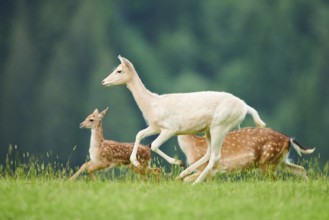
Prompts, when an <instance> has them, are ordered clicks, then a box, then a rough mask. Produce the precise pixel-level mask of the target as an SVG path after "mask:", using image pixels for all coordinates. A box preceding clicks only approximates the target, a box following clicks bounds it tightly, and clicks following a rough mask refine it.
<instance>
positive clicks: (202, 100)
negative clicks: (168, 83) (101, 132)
mask: <svg viewBox="0 0 329 220" xmlns="http://www.w3.org/2000/svg"><path fill="white" fill-rule="evenodd" d="M118 58H119V60H120V61H121V64H119V65H118V67H117V68H116V69H115V70H114V71H113V72H112V73H111V74H110V75H109V76H108V77H107V78H105V79H104V80H103V81H102V84H103V85H104V86H114V85H121V84H126V85H127V87H128V89H129V90H130V91H131V92H132V94H133V96H134V98H135V101H136V102H137V105H138V107H139V108H140V110H141V111H142V113H143V115H144V118H145V120H146V122H147V123H148V125H149V126H148V127H147V128H145V129H143V130H141V131H139V132H138V133H137V135H136V140H135V144H134V149H133V152H132V154H131V156H130V160H131V162H132V164H134V165H135V166H139V163H138V161H137V159H136V153H137V149H138V146H139V143H140V141H141V140H142V139H143V138H145V137H147V136H150V135H154V134H159V136H158V137H157V138H156V139H155V140H154V141H153V142H152V144H151V150H152V151H154V152H156V153H157V154H159V155H160V156H161V157H163V158H164V159H165V160H166V161H168V162H169V163H170V164H177V165H180V164H181V163H182V162H181V161H180V160H177V159H174V158H172V157H169V156H168V155H166V154H165V153H164V152H162V151H161V150H160V149H159V147H160V145H161V144H162V143H164V142H165V141H167V140H168V139H169V138H170V137H172V136H174V135H180V134H195V133H200V132H205V133H206V137H207V142H208V151H207V153H206V154H205V155H204V156H203V157H202V158H201V159H200V160H199V161H197V162H196V163H194V164H193V165H191V166H190V167H188V168H187V169H185V170H184V171H183V172H182V173H180V175H179V176H178V179H182V178H184V177H185V176H186V175H188V174H190V173H191V172H192V171H193V170H195V169H196V168H198V167H199V166H200V165H202V164H203V163H205V162H207V161H209V163H208V165H207V167H206V168H205V169H204V170H203V172H202V173H201V174H200V176H199V177H198V178H197V179H196V180H195V182H194V184H196V183H199V182H201V181H202V180H203V179H204V178H205V177H206V175H207V174H208V172H209V171H210V170H211V169H212V167H213V166H214V165H215V163H216V162H217V161H218V160H219V159H220V157H221V145H222V142H223V140H224V137H225V135H226V134H227V132H228V131H229V130H231V129H232V128H234V127H236V126H238V125H239V124H240V123H241V122H242V120H243V119H244V118H245V116H246V114H247V113H249V114H251V115H252V117H253V119H254V122H255V124H256V125H257V126H260V127H264V126H265V123H264V122H263V121H262V120H261V119H260V117H259V115H258V113H257V111H256V110H255V109H253V108H252V107H250V106H248V105H247V104H246V103H245V102H244V101H243V100H241V99H239V98H237V97H235V96H233V95H232V94H229V93H226V92H212V91H203V92H193V93H175V94H164V95H158V94H155V93H152V92H150V91H149V90H147V89H146V88H145V86H144V85H143V83H142V81H141V79H140V78H139V76H138V74H137V72H136V70H135V68H134V66H133V65H132V63H131V62H130V61H129V60H127V59H126V58H123V57H121V56H119V57H118Z"/></svg>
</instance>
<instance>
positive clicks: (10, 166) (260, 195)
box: [0, 157, 329, 220]
mask: <svg viewBox="0 0 329 220" xmlns="http://www.w3.org/2000/svg"><path fill="white" fill-rule="evenodd" d="M310 161H311V162H309V163H307V164H304V165H305V167H307V168H308V170H309V173H310V180H309V181H302V180H299V179H298V178H294V177H291V176H289V175H286V174H282V175H281V176H280V178H279V180H278V181H270V180H267V179H266V178H264V177H263V176H262V175H260V174H259V173H258V172H249V173H247V174H243V175H241V174H232V175H218V176H217V177H216V178H215V179H213V180H211V181H208V182H204V183H201V184H199V185H195V186H192V185H191V184H187V183H183V182H180V181H175V180H174V177H175V176H176V175H177V174H178V172H179V170H177V168H175V167H174V168H173V169H172V170H171V171H172V174H171V175H170V174H163V176H162V177H161V180H160V182H157V181H156V180H155V179H152V178H150V179H148V180H142V179H141V178H140V177H139V176H135V175H134V174H132V173H131V172H129V171H126V170H122V172H121V174H120V175H117V173H118V170H116V172H113V171H108V172H101V173H99V174H98V175H97V180H96V181H92V180H90V179H89V178H88V177H87V176H86V175H84V176H82V177H81V178H79V179H78V180H77V181H75V182H69V181H67V177H68V176H69V175H70V174H72V172H73V171H72V170H71V169H70V168H69V167H68V166H67V165H60V164H58V163H57V164H56V163H54V162H51V163H44V162H40V161H39V160H37V159H36V158H34V159H28V160H25V162H17V160H16V159H10V158H8V157H7V163H6V165H5V166H2V167H0V219H15V220H16V219H152V220H156V219H166V220H168V219H169V220H173V219H221V220H222V219H230V220H232V219H233V220H234V219H294V220H295V219H298V220H302V219H329V210H328V209H329V181H328V176H327V174H328V163H327V164H326V166H324V168H320V167H319V165H318V163H317V162H316V160H310ZM314 161H315V162H314ZM119 171H120V170H119Z"/></svg>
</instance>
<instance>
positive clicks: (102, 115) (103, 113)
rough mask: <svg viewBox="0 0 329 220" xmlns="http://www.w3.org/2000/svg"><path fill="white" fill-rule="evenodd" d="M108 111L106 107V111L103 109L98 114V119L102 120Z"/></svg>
mask: <svg viewBox="0 0 329 220" xmlns="http://www.w3.org/2000/svg"><path fill="white" fill-rule="evenodd" d="M108 110H109V107H107V108H106V109H104V110H103V111H102V112H101V113H99V115H100V117H101V118H103V117H104V115H105V114H106V112H107V111H108Z"/></svg>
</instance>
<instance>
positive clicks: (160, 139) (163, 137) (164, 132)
mask: <svg viewBox="0 0 329 220" xmlns="http://www.w3.org/2000/svg"><path fill="white" fill-rule="evenodd" d="M173 135H175V132H173V131H170V130H162V131H161V133H160V135H159V136H158V137H157V138H156V139H155V140H154V141H153V142H152V144H151V150H152V151H154V152H155V153H157V154H159V155H160V156H161V157H162V158H163V159H165V160H166V161H168V163H170V164H175V165H180V166H184V163H183V162H182V161H181V160H177V159H175V158H172V157H169V156H168V155H167V154H165V153H164V152H162V151H161V150H160V149H159V147H160V146H161V144H163V143H164V142H165V141H167V140H168V139H169V138H171V137H172V136H173Z"/></svg>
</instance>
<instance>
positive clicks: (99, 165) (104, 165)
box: [88, 162, 111, 180]
mask: <svg viewBox="0 0 329 220" xmlns="http://www.w3.org/2000/svg"><path fill="white" fill-rule="evenodd" d="M105 168H111V164H108V163H102V162H98V163H93V164H91V165H90V166H89V168H88V173H89V175H90V176H91V178H92V179H93V180H95V176H94V172H95V171H96V170H102V169H105Z"/></svg>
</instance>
